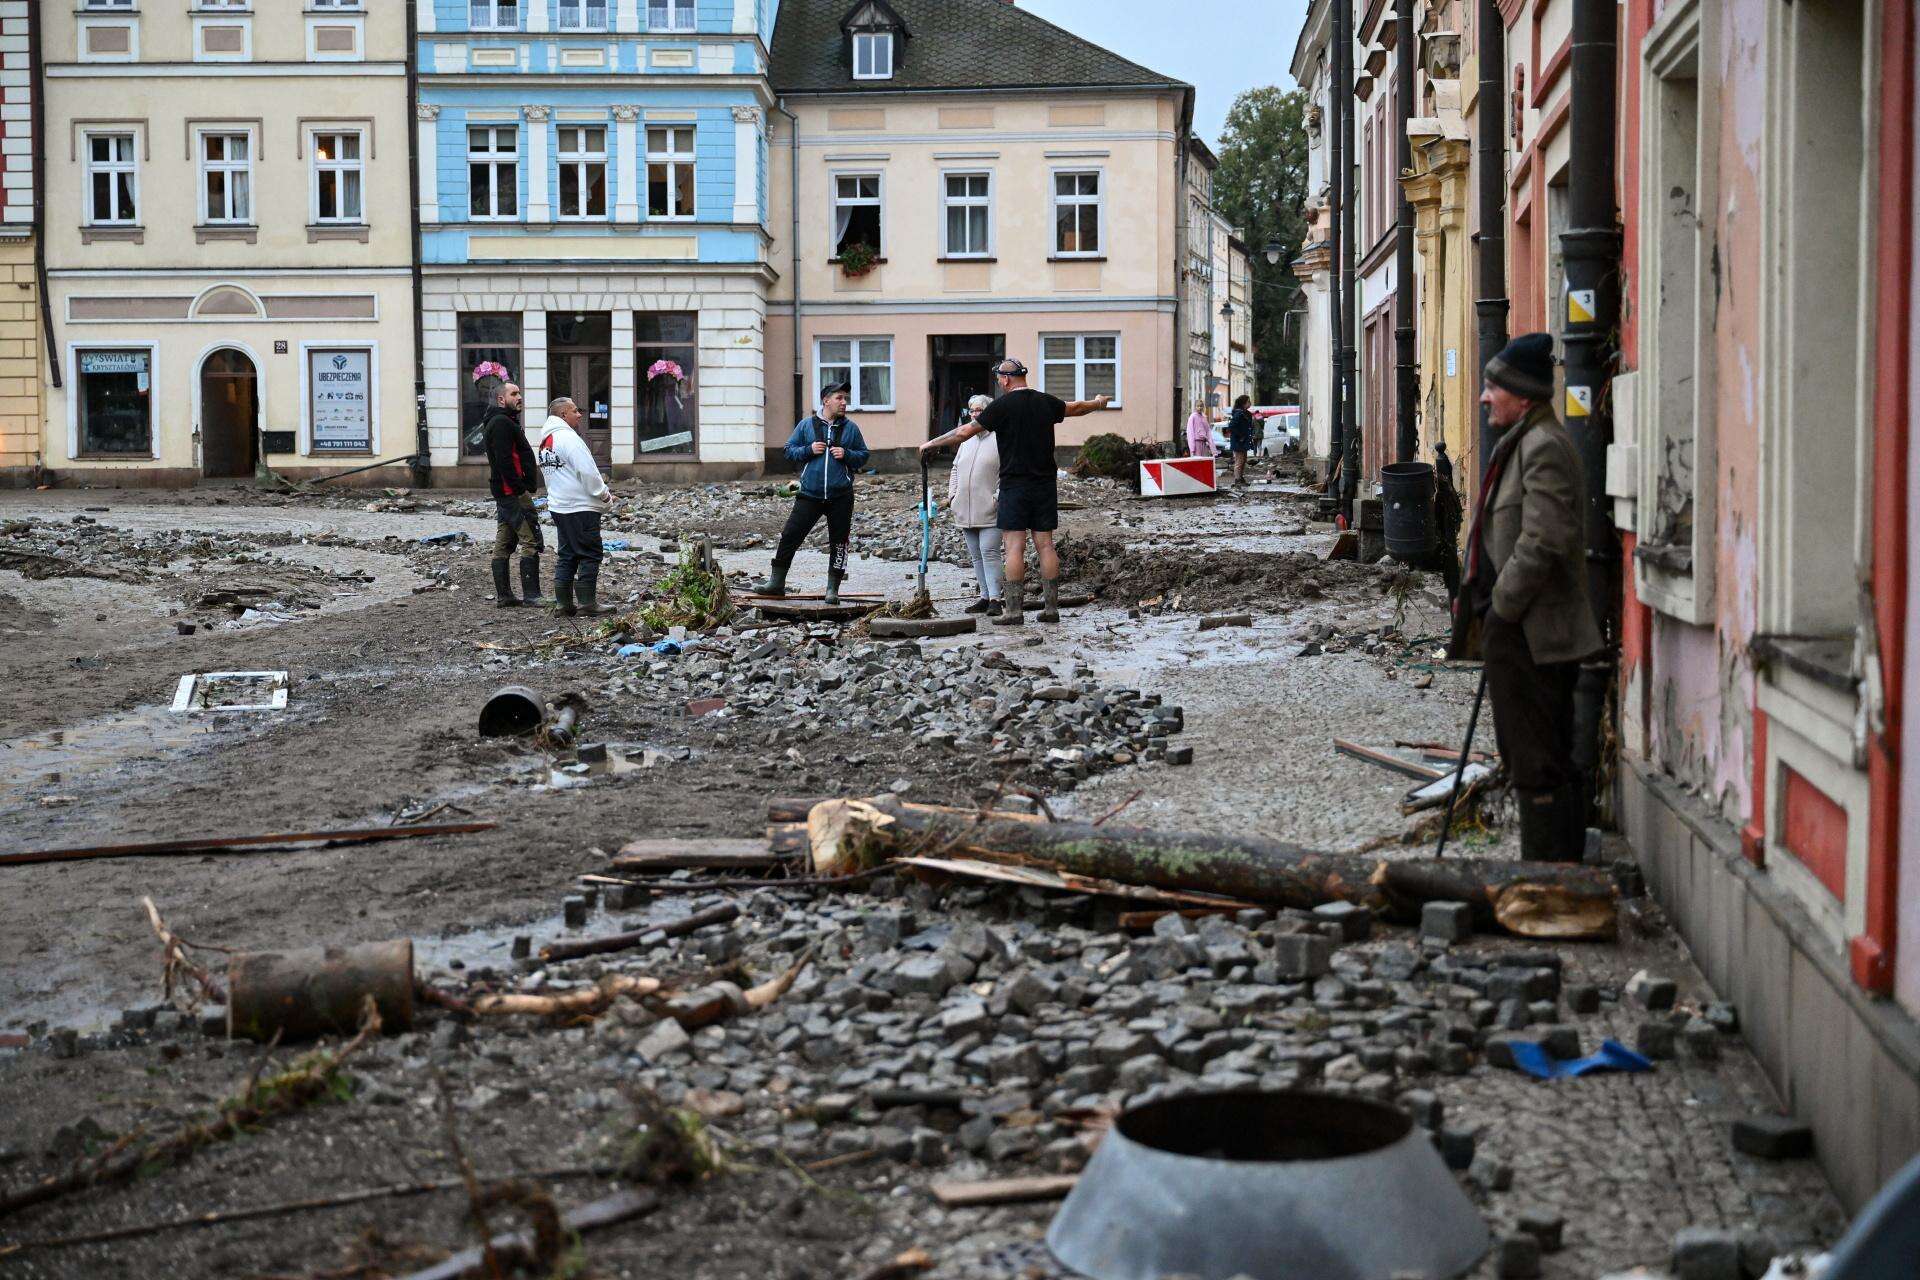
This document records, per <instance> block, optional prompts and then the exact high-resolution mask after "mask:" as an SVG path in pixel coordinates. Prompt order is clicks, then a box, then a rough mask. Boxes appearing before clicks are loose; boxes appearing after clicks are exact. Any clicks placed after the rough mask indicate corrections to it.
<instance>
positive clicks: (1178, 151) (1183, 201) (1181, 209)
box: [1173, 89, 1206, 457]
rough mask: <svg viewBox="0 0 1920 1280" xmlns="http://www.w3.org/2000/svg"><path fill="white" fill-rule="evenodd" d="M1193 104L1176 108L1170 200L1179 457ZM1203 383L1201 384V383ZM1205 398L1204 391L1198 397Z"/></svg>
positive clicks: (1187, 353)
mask: <svg viewBox="0 0 1920 1280" xmlns="http://www.w3.org/2000/svg"><path fill="white" fill-rule="evenodd" d="M1193 101H1194V92H1193V90H1192V89H1188V90H1187V91H1186V93H1185V95H1183V97H1182V100H1181V105H1180V129H1179V133H1178V134H1177V136H1178V138H1179V142H1178V143H1177V144H1176V145H1175V148H1174V151H1175V154H1174V196H1173V230H1174V234H1173V371H1174V374H1173V456H1175V457H1179V456H1180V455H1181V454H1183V453H1185V452H1186V433H1185V429H1184V427H1183V425H1182V424H1183V423H1184V422H1185V416H1184V415H1183V414H1182V413H1181V412H1180V410H1181V408H1182V407H1183V405H1184V398H1185V395H1186V392H1185V389H1184V384H1185V382H1186V377H1185V375H1186V374H1187V373H1188V372H1190V371H1191V370H1192V368H1193V350H1192V348H1193V340H1192V338H1190V337H1189V336H1188V334H1187V330H1188V328H1189V327H1190V326H1191V324H1192V321H1191V320H1190V319H1189V318H1188V316H1187V311H1188V309H1189V308H1188V305H1187V296H1188V294H1189V293H1190V292H1191V290H1189V288H1188V287H1187V265H1188V262H1189V261H1190V260H1191V259H1192V257H1193V198H1192V196H1191V194H1190V193H1189V188H1188V184H1189V183H1191V182H1192V181H1193V148H1192V147H1191V146H1189V145H1188V143H1189V141H1190V139H1191V138H1192V137H1193ZM1203 381H1204V380H1203ZM1205 394H1206V392H1205V389H1204V387H1203V388H1202V391H1201V395H1202V396H1203V397H1204V396H1205ZM1184 407H1185V408H1187V409H1188V411H1189V412H1191V411H1192V410H1194V409H1197V408H1199V407H1200V404H1199V402H1198V401H1195V402H1194V403H1193V404H1192V405H1184Z"/></svg>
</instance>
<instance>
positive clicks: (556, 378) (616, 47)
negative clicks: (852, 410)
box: [416, 0, 779, 479]
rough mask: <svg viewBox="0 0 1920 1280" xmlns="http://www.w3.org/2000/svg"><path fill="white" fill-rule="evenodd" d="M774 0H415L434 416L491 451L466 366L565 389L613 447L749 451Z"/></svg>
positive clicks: (723, 464)
mask: <svg viewBox="0 0 1920 1280" xmlns="http://www.w3.org/2000/svg"><path fill="white" fill-rule="evenodd" d="M778 7H779V0H421V5H420V33H419V42H420V43H419V48H418V50H417V51H416V56H417V58H418V61H419V68H420V94H419V113H418V120H417V127H418V129H419V138H418V145H417V154H418V156H419V168H420V172H419V187H420V222H421V257H422V263H423V271H424V275H425V281H424V306H423V326H424V337H425V341H424V361H425V366H426V386H427V420H428V434H429V441H430V444H431V449H432V458H433V465H434V467H435V469H436V470H439V469H441V468H445V467H456V466H463V465H464V466H476V467H483V466H484V465H485V462H484V458H483V457H481V455H480V451H479V449H478V447H477V442H476V441H475V439H474V430H475V428H476V427H477V425H478V422H479V418H480V414H481V405H480V402H479V396H478V393H477V392H476V390H475V388H474V381H473V377H472V371H473V369H474V368H475V367H476V366H477V365H478V364H479V363H481V362H482V361H495V362H498V363H500V364H503V365H505V366H506V367H507V369H508V370H509V371H510V373H511V374H512V376H513V378H514V380H515V381H517V382H519V383H520V384H521V385H522V387H523V388H524V389H525V391H526V399H527V406H528V411H527V419H528V425H529V426H531V427H537V426H538V424H539V423H540V422H541V421H542V420H543V419H544V416H545V409H546V405H547V403H548V402H549V400H551V399H554V398H557V397H559V396H568V397H570V398H571V399H573V400H574V401H575V402H576V403H578V404H579V405H580V406H581V407H582V408H583V409H584V410H585V411H586V413H587V422H586V423H585V424H584V425H585V434H586V436H587V439H588V442H589V443H590V444H591V445H592V446H593V448H594V451H595V452H596V453H597V454H598V455H599V457H600V459H601V462H602V464H603V466H609V467H611V468H613V469H614V470H615V471H616V472H618V473H622V474H634V473H641V474H652V475H658V476H659V477H660V478H662V479H683V478H687V477H689V476H691V475H705V476H723V475H730V474H751V473H754V472H757V471H758V469H759V467H760V465H761V461H762V458H763V456H764V454H763V439H764V436H765V424H764V418H765V411H766V396H765V366H766V359H765V356H766V341H765V336H766V314H767V293H768V290H769V286H770V285H771V283H772V281H773V278H774V277H773V273H772V271H771V269H770V268H769V266H768V249H769V243H770V240H769V235H768V227H767V216H768V178H767V174H768V154H767V146H768V141H767V139H768V127H767V122H768V113H769V111H770V110H771V109H772V107H773V98H772V94H771V91H770V89H769V87H768V80H767V62H768V47H769V45H770V43H771V40H772V35H773V27H774V21H775V19H776V17H777V11H778Z"/></svg>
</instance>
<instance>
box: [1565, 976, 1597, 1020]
mask: <svg viewBox="0 0 1920 1280" xmlns="http://www.w3.org/2000/svg"><path fill="white" fill-rule="evenodd" d="M1563 994H1564V995H1565V997H1566V1001H1567V1011H1568V1012H1569V1013H1598V1012H1600V988H1599V987H1596V986H1594V985H1593V984H1592V983H1590V982H1574V983H1569V984H1568V986H1567V988H1566V991H1565V992H1564V993H1563Z"/></svg>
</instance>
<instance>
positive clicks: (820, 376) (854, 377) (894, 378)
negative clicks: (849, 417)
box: [813, 333, 900, 413]
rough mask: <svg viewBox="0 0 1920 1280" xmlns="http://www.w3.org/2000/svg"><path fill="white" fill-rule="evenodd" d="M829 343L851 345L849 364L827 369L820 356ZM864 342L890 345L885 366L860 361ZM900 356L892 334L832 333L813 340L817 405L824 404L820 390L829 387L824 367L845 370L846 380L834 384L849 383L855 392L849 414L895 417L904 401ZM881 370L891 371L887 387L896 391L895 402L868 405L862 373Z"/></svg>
mask: <svg viewBox="0 0 1920 1280" xmlns="http://www.w3.org/2000/svg"><path fill="white" fill-rule="evenodd" d="M829 342H844V343H846V344H847V358H846V360H845V361H839V360H836V361H834V363H833V364H832V365H830V366H823V362H822V359H821V355H820V348H821V347H822V346H824V345H825V344H827V343H829ZM863 342H884V343H886V344H887V358H886V360H885V361H884V362H883V361H879V360H862V359H861V358H860V344H861V343H863ZM897 355H898V348H897V346H896V345H895V343H894V340H893V335H892V334H890V333H864V334H841V333H830V334H823V335H820V336H818V337H816V338H814V340H813V402H814V403H815V404H819V403H820V389H821V388H822V387H824V386H826V385H827V375H826V374H825V373H824V372H823V371H822V370H823V367H825V368H834V369H845V370H846V371H847V373H846V377H845V378H844V379H843V378H835V379H834V381H836V382H840V381H844V382H846V383H848V384H849V385H850V386H851V388H852V389H851V390H850V391H848V393H847V411H848V412H849V413H852V412H855V411H859V412H861V413H892V412H893V411H894V405H895V404H896V403H897V402H898V401H899V399H900V373H899V367H898V365H897V364H896V358H897ZM880 368H884V369H886V371H887V385H888V386H889V387H891V388H892V390H893V399H892V400H889V401H887V403H885V404H867V403H866V402H865V401H863V400H861V399H860V371H861V370H862V369H880Z"/></svg>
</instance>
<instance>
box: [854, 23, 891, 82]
mask: <svg viewBox="0 0 1920 1280" xmlns="http://www.w3.org/2000/svg"><path fill="white" fill-rule="evenodd" d="M853 78H854V79H855V80H891V79H893V32H891V31H862V32H857V33H856V34H855V35H854V37H853Z"/></svg>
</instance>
